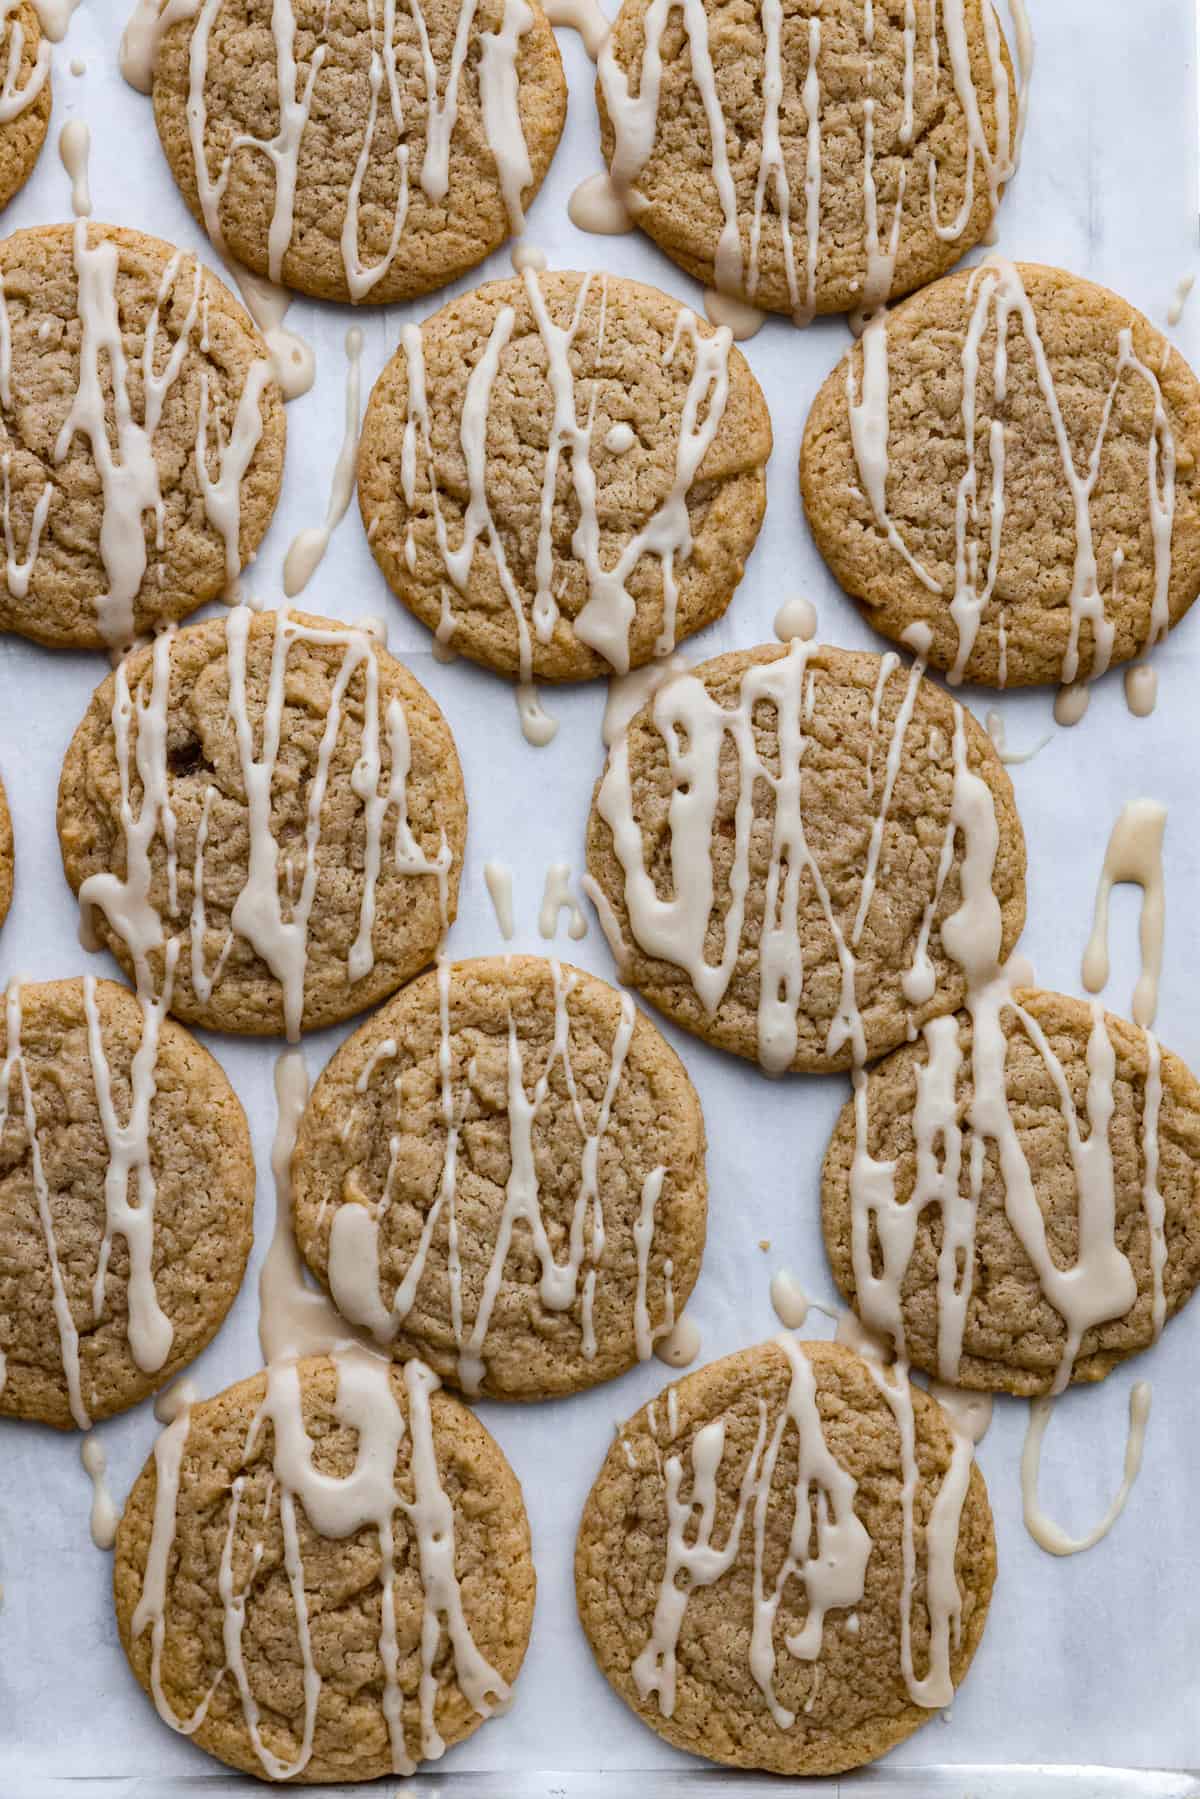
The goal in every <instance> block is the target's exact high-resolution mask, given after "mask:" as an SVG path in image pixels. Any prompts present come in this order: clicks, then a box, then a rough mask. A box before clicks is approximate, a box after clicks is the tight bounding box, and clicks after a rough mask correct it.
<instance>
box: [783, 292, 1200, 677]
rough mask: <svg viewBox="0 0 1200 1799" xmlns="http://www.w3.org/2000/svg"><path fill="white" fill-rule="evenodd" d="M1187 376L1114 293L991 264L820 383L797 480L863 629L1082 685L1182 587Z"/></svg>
mask: <svg viewBox="0 0 1200 1799" xmlns="http://www.w3.org/2000/svg"><path fill="white" fill-rule="evenodd" d="M1198 455H1200V382H1198V381H1197V379H1196V377H1195V375H1194V374H1193V373H1192V371H1191V369H1189V368H1188V366H1187V364H1186V363H1185V362H1184V360H1183V358H1182V357H1181V356H1180V355H1179V354H1178V352H1177V351H1175V350H1173V349H1172V348H1171V346H1170V345H1169V344H1168V342H1167V340H1166V339H1165V338H1164V337H1163V336H1162V335H1161V333H1160V332H1158V331H1156V330H1155V329H1154V327H1153V326H1152V325H1151V324H1150V323H1149V322H1148V320H1146V319H1145V318H1143V317H1142V315H1141V313H1139V312H1136V311H1135V310H1134V308H1133V307H1132V306H1130V305H1128V304H1127V302H1126V301H1124V300H1121V299H1119V298H1118V297H1117V296H1116V295H1115V294H1112V293H1109V292H1108V291H1107V290H1106V289H1105V288H1102V287H1096V286H1094V285H1093V283H1092V282H1090V281H1084V280H1081V279H1080V278H1079V277H1078V276H1076V275H1069V274H1066V273H1064V271H1063V270H1061V269H1052V268H1042V267H1039V266H1037V265H1036V264H1031V263H1022V264H1016V263H1012V262H1008V261H1006V260H1004V259H1003V258H1000V257H991V258H989V259H988V260H987V261H986V262H984V263H983V264H982V265H981V266H980V267H979V268H977V269H973V270H971V271H969V272H967V273H964V274H960V275H952V276H950V277H949V278H948V279H947V280H945V281H940V282H938V283H937V284H936V285H935V286H933V287H930V288H927V289H926V290H925V291H924V292H923V293H920V294H917V295H915V296H914V298H913V299H911V300H908V301H906V302H905V304H904V305H903V306H900V307H898V308H897V309H896V311H895V312H890V313H888V314H887V316H886V318H881V319H879V320H877V321H876V322H875V323H874V324H873V325H871V327H870V328H869V329H868V331H867V332H866V334H865V336H864V337H863V339H862V341H861V343H859V344H858V345H857V346H856V347H855V348H853V349H852V350H850V351H849V352H848V353H847V354H846V356H845V357H844V358H843V359H842V362H841V363H840V364H839V365H838V367H837V368H835V369H834V371H833V372H832V374H831V375H830V376H829V378H828V379H827V381H826V382H825V384H824V386H823V387H822V388H821V391H820V393H819V394H818V395H817V398H816V400H815V402H814V404H813V409H812V412H811V413H810V415H809V419H808V425H807V428H806V430H805V434H804V446H803V450H802V453H801V459H800V485H801V489H802V491H803V496H804V506H805V510H806V512H807V514H808V520H809V524H810V525H811V527H812V531H813V535H814V537H815V538H816V540H817V545H818V547H819V548H820V550H821V553H822V554H823V556H824V557H825V559H826V561H827V562H828V563H829V566H830V568H831V569H832V570H833V573H834V574H835V575H836V576H837V579H838V580H839V581H840V582H841V584H842V586H843V587H844V588H845V589H846V590H847V592H848V593H850V594H851V595H853V597H854V598H855V599H857V600H858V601H859V602H860V603H861V604H862V606H863V609H864V611H865V612H866V615H867V617H868V618H869V620H870V622H871V623H872V624H873V625H874V626H875V627H876V629H877V630H879V631H882V632H883V634H884V635H885V636H886V637H890V638H892V639H894V640H899V639H901V638H902V637H903V635H904V633H905V631H906V630H908V629H910V628H911V627H912V625H913V624H914V622H915V621H918V620H919V621H921V622H922V623H923V624H925V625H926V626H927V627H928V629H929V631H930V633H931V645H930V650H929V659H930V661H931V662H932V663H933V664H934V666H935V667H937V668H940V669H944V670H945V671H946V672H947V673H948V675H949V677H950V679H951V680H952V681H960V680H967V681H979V682H983V683H985V684H986V685H988V686H991V687H1004V686H1006V685H1007V686H1013V687H1024V686H1029V685H1032V684H1036V683H1041V682H1051V681H1064V682H1070V681H1075V680H1090V679H1092V678H1094V677H1095V676H1097V675H1101V674H1103V673H1104V671H1105V669H1107V668H1108V667H1109V666H1110V665H1111V664H1113V663H1119V662H1125V661H1128V660H1129V659H1130V658H1131V657H1133V656H1136V655H1138V654H1140V653H1141V652H1142V651H1143V650H1144V649H1146V648H1147V647H1148V646H1149V645H1151V644H1154V643H1157V642H1158V641H1159V640H1160V639H1161V638H1162V637H1163V636H1165V634H1166V632H1167V631H1168V630H1169V629H1170V627H1171V626H1172V625H1174V624H1177V623H1178V621H1179V620H1180V619H1181V618H1182V617H1183V615H1184V613H1185V612H1186V611H1187V609H1188V607H1189V606H1190V605H1191V603H1192V601H1193V600H1194V599H1195V597H1196V593H1197V591H1198V590H1200V470H1198V469H1197V457H1198Z"/></svg>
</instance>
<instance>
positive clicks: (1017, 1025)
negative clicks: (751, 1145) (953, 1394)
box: [821, 989, 1200, 1396]
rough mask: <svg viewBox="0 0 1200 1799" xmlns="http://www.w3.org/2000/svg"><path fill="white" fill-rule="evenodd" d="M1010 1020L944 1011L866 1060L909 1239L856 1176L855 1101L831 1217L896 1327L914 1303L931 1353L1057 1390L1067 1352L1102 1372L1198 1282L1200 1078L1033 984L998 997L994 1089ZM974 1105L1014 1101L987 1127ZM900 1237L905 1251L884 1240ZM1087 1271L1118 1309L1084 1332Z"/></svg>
mask: <svg viewBox="0 0 1200 1799" xmlns="http://www.w3.org/2000/svg"><path fill="white" fill-rule="evenodd" d="M996 1022H997V1021H996V1020H995V1019H993V1018H992V1017H990V1016H989V1015H988V1013H987V1012H986V1010H985V1011H984V1012H983V1013H982V1016H981V1022H980V1023H979V1024H978V1025H977V1024H976V1023H975V1021H974V1020H973V1019H972V1017H971V1016H970V1015H969V1014H967V1013H960V1014H959V1015H958V1016H957V1017H955V1018H943V1019H939V1020H938V1021H937V1022H936V1023H935V1024H933V1025H931V1026H930V1027H929V1028H928V1029H927V1030H926V1033H925V1038H924V1040H923V1041H922V1042H919V1043H915V1044H912V1045H906V1046H905V1047H904V1048H903V1049H899V1050H897V1051H896V1053H895V1054H894V1055H892V1056H889V1057H888V1058H887V1059H886V1060H885V1061H883V1062H881V1063H879V1065H878V1066H877V1067H876V1068H873V1069H872V1070H871V1071H870V1073H869V1075H868V1077H867V1086H866V1119H867V1126H866V1137H865V1147H866V1150H867V1152H868V1154H869V1155H870V1156H871V1158H872V1159H873V1160H874V1161H875V1162H879V1163H883V1164H885V1165H887V1166H888V1167H890V1169H891V1176H890V1181H889V1190H888V1195H887V1200H888V1202H889V1203H888V1204H887V1205H886V1206H885V1207H884V1209H885V1210H886V1211H887V1213H888V1217H890V1216H891V1206H892V1204H894V1206H895V1208H896V1217H897V1219H899V1220H907V1221H908V1231H909V1232H910V1233H911V1241H910V1238H909V1236H908V1235H907V1234H906V1233H905V1232H904V1231H903V1230H901V1231H896V1230H894V1229H893V1230H890V1231H889V1226H888V1218H880V1217H879V1216H878V1213H877V1211H876V1208H877V1207H878V1206H879V1204H880V1195H879V1191H878V1189H877V1188H876V1189H874V1190H873V1193H872V1195H871V1196H870V1197H868V1195H867V1193H866V1191H865V1189H864V1190H862V1191H859V1192H858V1193H856V1192H855V1190H854V1180H853V1176H852V1165H853V1160H854V1154H855V1145H856V1142H857V1140H858V1139H857V1136H856V1130H855V1118H854V1107H853V1103H852V1102H851V1103H847V1105H846V1106H845V1107H844V1108H843V1111H842V1114H841V1117H840V1118H839V1120H838V1123H837V1127H836V1129H835V1131H834V1134H833V1137H832V1139H831V1141H830V1144H829V1148H828V1150H827V1152H826V1156H825V1168H824V1175H823V1179H822V1187H821V1193H822V1222H823V1228H824V1234H825V1247H826V1249H827V1251H828V1254H829V1260H830V1264H831V1266H832V1268H833V1274H834V1279H835V1280H836V1281H837V1284H838V1286H839V1287H840V1288H841V1290H842V1292H843V1293H844V1294H845V1296H846V1299H847V1300H848V1301H849V1303H850V1304H851V1305H852V1306H854V1307H855V1309H856V1311H858V1312H859V1314H860V1316H862V1317H863V1318H864V1319H865V1320H866V1322H867V1323H868V1324H869V1325H871V1326H873V1327H874V1328H875V1329H877V1330H881V1331H884V1332H888V1333H890V1331H891V1330H892V1328H893V1327H892V1324H891V1323H890V1322H889V1319H892V1318H894V1316H895V1308H896V1306H897V1304H898V1307H899V1315H900V1320H901V1324H902V1327H903V1334H904V1344H905V1347H906V1353H907V1354H908V1356H909V1358H910V1360H911V1361H912V1363H913V1365H914V1366H915V1367H917V1368H923V1369H925V1370H927V1371H928V1372H929V1373H931V1374H936V1375H940V1377H941V1378H942V1379H943V1380H947V1381H951V1382H952V1383H953V1384H955V1385H957V1386H961V1387H968V1388H974V1389H976V1390H980V1389H982V1390H991V1391H994V1392H998V1393H1017V1394H1021V1395H1025V1396H1028V1395H1032V1394H1035V1393H1045V1392H1047V1391H1048V1390H1049V1388H1050V1387H1051V1386H1052V1385H1053V1384H1054V1382H1055V1378H1056V1376H1059V1375H1060V1370H1062V1368H1063V1361H1064V1356H1065V1357H1066V1358H1067V1360H1068V1362H1069V1365H1070V1374H1071V1379H1073V1380H1076V1381H1095V1380H1102V1379H1103V1378H1104V1376H1105V1375H1106V1374H1108V1373H1109V1372H1110V1370H1111V1369H1112V1368H1114V1367H1115V1366H1116V1365H1117V1363H1118V1362H1121V1361H1124V1360H1125V1358H1126V1357H1127V1356H1131V1355H1136V1354H1137V1352H1138V1350H1140V1349H1146V1348H1148V1347H1149V1345H1150V1344H1151V1343H1152V1342H1153V1341H1154V1340H1155V1338H1156V1337H1157V1335H1158V1333H1159V1331H1160V1330H1161V1329H1162V1326H1163V1323H1164V1321H1165V1320H1166V1319H1167V1318H1170V1317H1173V1316H1174V1314H1175V1313H1176V1312H1177V1311H1178V1310H1179V1308H1180V1307H1181V1306H1182V1305H1183V1304H1184V1302H1185V1301H1186V1300H1187V1299H1188V1298H1190V1296H1191V1294H1192V1293H1193V1291H1194V1290H1195V1287H1196V1285H1197V1283H1198V1282H1200V1085H1198V1084H1197V1082H1196V1080H1195V1078H1194V1077H1193V1076H1192V1075H1191V1074H1190V1073H1189V1071H1188V1070H1187V1069H1186V1068H1185V1067H1184V1065H1183V1063H1182V1062H1180V1061H1179V1060H1178V1058H1177V1057H1175V1056H1173V1055H1171V1054H1170V1053H1169V1052H1168V1051H1165V1050H1162V1049H1160V1048H1159V1045H1158V1044H1157V1042H1156V1041H1155V1039H1154V1038H1153V1037H1152V1036H1150V1035H1149V1034H1148V1033H1147V1032H1145V1031H1143V1030H1142V1029H1141V1028H1140V1027H1139V1026H1137V1025H1133V1024H1127V1023H1126V1022H1125V1021H1124V1020H1123V1019H1120V1018H1114V1017H1112V1016H1111V1014H1108V1013H1105V1012H1102V1011H1101V1010H1100V1008H1099V1007H1098V1006H1093V1005H1092V1004H1089V1003H1088V1002H1087V1001H1084V1000H1078V999H1069V998H1067V997H1066V996H1065V995H1064V994H1061V993H1047V992H1041V991H1039V990H1037V989H1022V990H1020V991H1019V992H1017V993H1015V994H1014V995H1013V996H1012V997H1011V1000H1010V1001H1008V1002H1006V1003H1005V1004H1004V1006H1003V1009H1002V1010H1001V1012H1000V1014H999V1019H998V1023H999V1028H1000V1032H1001V1033H1002V1037H1003V1049H1002V1056H1003V1063H1002V1065H1003V1092H1002V1093H1000V1094H999V1095H996V1094H995V1093H993V1091H992V1089H993V1086H994V1085H995V1084H996V1083H995V1082H994V1081H990V1080H989V1079H988V1077H987V1074H986V1069H987V1067H988V1066H989V1065H990V1064H991V1062H992V1061H993V1057H992V1055H991V1048H992V1045H993V1043H995V1042H997V1041H998V1040H997V1038H996ZM989 1032H990V1033H991V1035H990V1036H989ZM1110 1058H1111V1068H1110V1066H1109V1062H1110ZM981 1068H982V1069H984V1070H985V1072H984V1074H983V1075H982V1076H980V1075H979V1074H978V1072H977V1071H978V1070H979V1069H981ZM1089 1083H1090V1086H1089ZM943 1094H944V1095H946V1098H945V1100H944V1101H943V1100H942V1098H941V1096H942V1095H943ZM951 1094H952V1095H953V1102H952V1104H951V1102H950V1099H949V1096H950V1095H951ZM981 1095H982V1096H983V1102H984V1103H983V1104H982V1105H981V1103H980V1096H981ZM997 1098H998V1101H999V1104H998V1105H997V1104H996V1103H995V1102H996V1100H997ZM1110 1105H1111V1108H1112V1112H1111V1118H1108V1119H1107V1120H1106V1117H1105V1114H1106V1112H1107V1111H1108V1108H1109V1106H1110ZM973 1108H975V1111H973ZM978 1113H983V1114H984V1115H986V1116H987V1117H988V1118H989V1119H994V1118H995V1117H997V1116H998V1117H999V1119H1000V1123H1001V1125H1002V1127H1003V1138H1002V1142H998V1141H997V1137H998V1136H1000V1135H1001V1133H999V1132H995V1130H994V1125H993V1126H992V1127H990V1128H989V1129H988V1130H987V1132H986V1133H985V1134H984V1135H983V1136H982V1137H980V1136H977V1135H976V1133H975V1131H974V1130H973V1129H972V1118H973V1117H974V1116H976V1115H977V1114H978ZM1093 1133H1094V1134H1093ZM976 1145H980V1146H981V1148H982V1152H983V1159H982V1163H981V1164H980V1167H979V1173H978V1187H976V1186H975V1184H974V1182H975V1175H974V1173H973V1169H974V1166H975V1164H974V1157H975V1155H976V1154H977V1153H978V1150H977V1149H976ZM1099 1146H1103V1147H1102V1148H1101V1147H1099ZM1002 1153H1003V1155H1004V1159H1005V1164H1006V1168H1007V1175H1005V1174H1002V1172H1001V1160H1000V1157H1001V1154H1002ZM1110 1194H1111V1200H1110ZM955 1200H957V1204H956V1205H955V1203H954V1202H955ZM951 1205H954V1211H953V1213H952V1214H951V1215H949V1216H948V1208H949V1207H950V1206H951ZM1029 1205H1031V1206H1032V1212H1031V1214H1030V1215H1029V1217H1028V1219H1027V1218H1026V1207H1027V1206H1029ZM1110 1205H1111V1221H1110ZM873 1213H875V1214H876V1215H875V1216H874V1217H873V1216H872V1214H873ZM1084 1234H1086V1237H1087V1240H1088V1244H1089V1245H1090V1247H1086V1248H1084V1250H1083V1251H1082V1256H1083V1261H1082V1263H1081V1236H1082V1235H1084ZM884 1239H887V1240H888V1241H889V1242H890V1244H891V1246H892V1248H891V1258H892V1260H891V1264H890V1265H889V1263H888V1261H887V1260H884V1261H881V1260H880V1259H879V1252H875V1253H874V1255H873V1254H872V1250H871V1244H872V1241H883V1240H884ZM905 1252H907V1253H905ZM947 1253H949V1254H951V1255H953V1256H954V1257H955V1259H956V1262H957V1265H958V1266H959V1267H960V1268H965V1270H966V1273H965V1276H960V1277H959V1278H958V1279H957V1280H955V1281H954V1282H951V1281H950V1280H949V1278H948V1276H947V1274H946V1271H945V1269H943V1271H942V1281H941V1285H940V1287H939V1258H941V1257H943V1256H944V1255H945V1254H947ZM1047 1256H1048V1257H1049V1258H1050V1261H1051V1263H1052V1264H1053V1271H1052V1272H1049V1273H1047V1271H1046V1269H1045V1266H1044V1259H1045V1258H1046V1257H1047ZM1062 1271H1066V1280H1065V1284H1064V1285H1063V1288H1062V1291H1061V1293H1060V1292H1059V1291H1057V1290H1056V1285H1057V1282H1058V1281H1059V1278H1060V1274H1061V1272H1062ZM860 1275H861V1276H862V1277H863V1278H864V1280H865V1281H866V1282H867V1283H869V1284H868V1286H867V1290H866V1291H862V1290H860V1288H859V1276H860ZM1081 1281H1082V1282H1085V1283H1087V1285H1088V1286H1090V1289H1091V1293H1092V1294H1093V1295H1094V1297H1095V1305H1096V1309H1097V1310H1099V1311H1100V1312H1101V1313H1103V1314H1104V1316H1103V1318H1102V1319H1101V1321H1100V1322H1098V1323H1094V1324H1090V1325H1089V1326H1088V1328H1087V1329H1086V1330H1084V1331H1083V1332H1082V1335H1081V1339H1080V1341H1079V1342H1078V1343H1077V1344H1073V1343H1072V1341H1071V1336H1070V1330H1069V1324H1068V1317H1069V1308H1070V1306H1071V1305H1072V1303H1073V1302H1074V1301H1076V1300H1077V1301H1078V1302H1079V1303H1081V1304H1083V1305H1085V1306H1086V1305H1088V1304H1089V1303H1090V1301H1089V1296H1088V1292H1087V1291H1086V1290H1085V1291H1084V1292H1083V1293H1072V1292H1071V1287H1072V1283H1074V1285H1075V1286H1076V1287H1078V1284H1079V1283H1080V1282H1081ZM1107 1293H1111V1300H1110V1301H1108V1302H1107V1304H1106V1301H1105V1295H1106V1294H1107ZM1056 1299H1057V1300H1058V1301H1059V1304H1058V1305H1057V1306H1056V1304H1055V1300H1056ZM1060 1308H1067V1310H1064V1309H1060Z"/></svg>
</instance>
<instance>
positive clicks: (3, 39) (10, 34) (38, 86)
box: [0, 0, 61, 142]
mask: <svg viewBox="0 0 1200 1799" xmlns="http://www.w3.org/2000/svg"><path fill="white" fill-rule="evenodd" d="M43 3H44V0H43ZM20 8H21V0H0V52H2V51H3V50H4V49H5V47H7V55H5V56H4V73H3V78H2V79H0V125H8V124H10V123H11V122H12V120H13V119H19V118H20V116H21V114H22V113H23V112H26V111H28V109H29V108H30V107H31V106H32V105H33V103H34V101H35V100H36V99H37V97H38V95H39V94H40V93H41V91H42V89H43V88H44V87H45V85H46V78H47V76H48V75H49V73H50V43H51V39H50V36H49V34H48V33H44V35H43V37H42V41H41V43H40V44H39V45H38V47H37V55H36V56H35V57H34V59H33V66H32V68H31V69H30V70H29V73H28V75H26V76H25V78H24V80H22V78H21V61H22V58H23V56H24V53H25V27H24V26H23V25H22V23H21V21H20V18H19V17H17V16H15V15H17V14H19V12H20ZM35 11H36V7H35ZM39 22H40V21H39ZM60 142H61V139H60Z"/></svg>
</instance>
